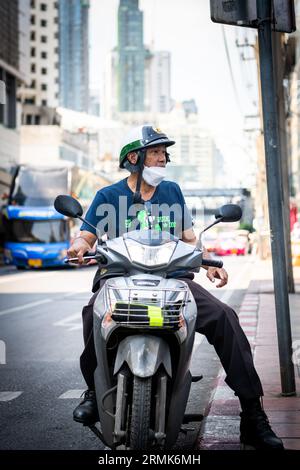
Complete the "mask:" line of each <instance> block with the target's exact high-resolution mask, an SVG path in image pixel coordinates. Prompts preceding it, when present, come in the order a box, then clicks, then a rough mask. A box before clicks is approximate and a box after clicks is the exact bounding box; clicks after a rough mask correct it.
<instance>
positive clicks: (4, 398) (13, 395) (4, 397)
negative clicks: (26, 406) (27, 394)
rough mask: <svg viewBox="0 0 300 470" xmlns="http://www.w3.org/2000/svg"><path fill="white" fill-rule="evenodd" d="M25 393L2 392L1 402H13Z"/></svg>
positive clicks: (0, 393) (0, 395) (0, 394)
mask: <svg viewBox="0 0 300 470" xmlns="http://www.w3.org/2000/svg"><path fill="white" fill-rule="evenodd" d="M22 393H23V392H0V401H11V400H14V399H15V398H18V397H19V396H20V395H21V394H22Z"/></svg>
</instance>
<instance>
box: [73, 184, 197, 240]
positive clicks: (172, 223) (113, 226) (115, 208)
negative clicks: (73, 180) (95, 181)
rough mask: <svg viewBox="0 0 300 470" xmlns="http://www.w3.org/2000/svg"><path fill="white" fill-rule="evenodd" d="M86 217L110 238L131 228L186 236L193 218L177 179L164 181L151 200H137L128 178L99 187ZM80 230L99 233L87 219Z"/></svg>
mask: <svg viewBox="0 0 300 470" xmlns="http://www.w3.org/2000/svg"><path fill="white" fill-rule="evenodd" d="M85 218H86V220H88V221H89V222H90V223H91V224H92V225H94V226H96V227H97V229H98V237H99V236H101V235H103V234H104V233H106V234H107V236H108V238H109V239H112V238H115V237H119V236H121V235H122V234H123V233H126V232H128V231H131V230H147V229H150V228H151V229H155V230H163V231H167V232H170V233H171V234H172V235H175V236H177V237H179V238H182V232H183V231H184V230H187V229H189V228H191V227H192V218H191V215H190V213H189V211H188V209H187V207H186V204H185V201H184V197H183V195H182V192H181V189H180V187H179V186H178V184H177V183H174V182H173V181H163V182H161V183H160V184H159V185H158V186H157V187H156V189H155V192H154V194H153V196H152V197H151V199H150V200H149V201H146V202H144V203H143V204H133V192H132V190H131V189H130V188H129V186H128V184H127V178H125V179H123V180H121V181H119V182H118V183H115V184H112V185H110V186H107V187H105V188H102V189H101V190H99V191H98V192H97V194H96V196H95V198H94V200H93V202H92V204H91V206H90V208H89V210H88V211H87V213H86V216H85ZM80 230H87V231H89V232H91V233H94V234H95V235H96V231H95V230H93V229H92V227H90V226H89V225H88V224H86V223H83V224H82V226H81V229H80Z"/></svg>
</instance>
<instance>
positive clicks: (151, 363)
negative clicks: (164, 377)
mask: <svg viewBox="0 0 300 470" xmlns="http://www.w3.org/2000/svg"><path fill="white" fill-rule="evenodd" d="M124 363H126V364H128V367H129V368H130V370H131V372H132V373H133V375H136V376H137V377H141V378H146V377H151V376H153V375H154V374H155V373H156V371H157V369H158V368H159V366H160V365H161V364H162V365H163V366H164V368H165V371H166V373H167V374H168V375H169V376H170V377H171V376H172V366H171V354H170V350H169V347H168V345H167V343H166V342H165V341H164V340H163V339H162V338H160V337H158V336H151V335H134V336H127V337H126V338H124V339H123V340H122V341H121V342H120V344H119V347H118V352H117V356H116V361H115V368H114V374H117V373H118V372H119V370H120V369H121V367H122V366H123V364H124Z"/></svg>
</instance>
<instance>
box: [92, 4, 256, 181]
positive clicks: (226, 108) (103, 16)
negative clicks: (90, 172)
mask: <svg viewBox="0 0 300 470" xmlns="http://www.w3.org/2000/svg"><path fill="white" fill-rule="evenodd" d="M118 5H119V0H91V8H90V86H91V88H93V89H97V90H101V86H102V80H103V64H104V63H105V59H106V55H107V53H108V52H109V51H110V50H111V49H112V48H113V47H114V46H115V45H116V44H117V10H118ZM139 7H140V9H141V10H142V11H143V12H144V44H145V45H151V46H152V47H153V48H154V49H155V50H167V51H170V52H171V94H172V98H173V99H175V100H176V101H182V100H187V99H192V98H193V99H195V100H196V102H197V105H198V110H199V115H200V122H201V124H202V125H203V127H207V128H208V129H210V130H211V131H212V132H213V135H214V136H215V139H216V142H217V145H218V147H219V148H220V149H221V152H222V154H223V155H224V158H225V164H226V168H227V172H228V174H229V175H230V176H231V178H232V183H233V184H234V183H235V184H237V185H239V183H243V185H244V183H245V179H248V176H249V173H251V171H252V172H253V164H252V167H251V165H250V160H252V161H254V160H255V151H254V148H253V143H252V144H251V142H250V140H249V139H250V137H251V133H249V132H248V133H245V132H243V128H244V127H245V124H246V125H247V127H255V125H256V124H257V122H256V120H255V121H254V120H253V121H252V120H249V119H248V121H247V122H246V123H245V119H244V116H245V115H253V114H256V113H257V107H256V104H254V103H255V101H257V72H256V65H255V61H254V60H246V61H245V60H243V61H242V60H241V59H240V54H242V53H244V55H245V57H246V58H249V59H252V58H253V57H254V49H253V47H239V48H238V47H237V46H236V40H238V43H239V44H243V43H245V37H246V36H247V38H248V41H249V42H250V43H251V42H252V43H253V42H254V34H255V31H254V30H250V29H248V28H240V27H235V26H222V25H220V24H216V23H213V22H212V21H211V19H210V6H209V0H184V1H183V0H140V1H139ZM224 35H225V37H226V42H227V47H228V55H229V58H230V66H231V70H232V75H233V79H232V77H231V73H230V66H229V62H228V58H227V54H226V48H225V42H224ZM100 105H101V95H100ZM252 136H253V134H252ZM251 168H252V170H251Z"/></svg>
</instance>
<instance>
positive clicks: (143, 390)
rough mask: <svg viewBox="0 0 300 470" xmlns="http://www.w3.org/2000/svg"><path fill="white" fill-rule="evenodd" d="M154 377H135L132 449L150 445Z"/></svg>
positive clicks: (131, 435) (140, 448)
mask: <svg viewBox="0 0 300 470" xmlns="http://www.w3.org/2000/svg"><path fill="white" fill-rule="evenodd" d="M151 387H152V377H147V378H140V377H136V376H134V377H133V390H132V408H131V426H130V449H131V450H147V449H148V448H149V446H150V435H149V433H150V418H151Z"/></svg>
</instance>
